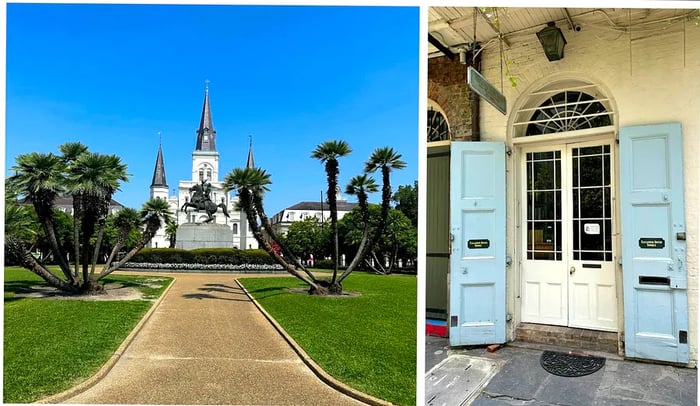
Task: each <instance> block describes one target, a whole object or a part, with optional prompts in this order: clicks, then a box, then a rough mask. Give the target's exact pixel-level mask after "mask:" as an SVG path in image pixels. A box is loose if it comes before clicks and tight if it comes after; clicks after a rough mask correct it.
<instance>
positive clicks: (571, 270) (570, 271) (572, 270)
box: [569, 266, 576, 275]
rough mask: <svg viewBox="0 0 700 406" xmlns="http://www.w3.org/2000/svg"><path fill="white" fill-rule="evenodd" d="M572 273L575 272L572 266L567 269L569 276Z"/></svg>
mask: <svg viewBox="0 0 700 406" xmlns="http://www.w3.org/2000/svg"><path fill="white" fill-rule="evenodd" d="M574 272H576V268H574V267H573V266H572V267H571V268H569V275H573V274H574Z"/></svg>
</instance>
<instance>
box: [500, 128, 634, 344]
mask: <svg viewBox="0 0 700 406" xmlns="http://www.w3.org/2000/svg"><path fill="white" fill-rule="evenodd" d="M512 142H513V157H514V162H513V176H514V182H513V184H514V185H515V193H513V195H514V196H513V199H514V205H513V210H514V213H513V219H514V220H513V223H512V224H513V226H514V230H515V236H514V237H515V238H514V250H513V254H514V261H513V262H514V267H515V269H514V271H515V272H514V289H513V296H514V299H515V300H514V308H513V313H514V314H513V316H514V319H515V321H516V325H517V323H520V322H523V321H522V312H523V310H524V309H523V283H524V278H523V273H522V272H523V269H524V268H523V263H522V261H523V258H524V255H525V249H526V248H525V244H526V240H525V238H526V233H525V232H524V231H523V229H524V227H526V226H527V224H526V221H527V219H526V218H523V214H524V213H525V211H524V208H523V204H526V202H525V201H523V188H524V187H525V184H524V182H526V179H525V178H524V173H523V165H524V164H523V161H524V159H525V157H526V153H527V152H530V151H532V150H533V149H540V148H541V149H546V148H547V147H550V148H555V147H556V148H563V149H564V150H566V149H567V148H569V144H579V143H580V144H584V143H588V142H592V143H593V142H599V143H601V144H604V143H609V144H610V145H611V149H610V153H611V167H612V169H613V172H614V173H613V176H614V178H613V187H612V189H611V190H612V194H613V195H612V201H611V206H612V210H613V211H612V216H613V219H612V220H613V221H612V239H613V250H614V252H613V254H614V255H613V266H614V270H615V294H616V300H615V306H616V308H617V309H616V313H617V330H616V331H617V332H618V333H621V332H623V331H624V328H623V323H624V309H623V297H622V288H623V285H622V283H623V282H622V268H621V258H622V241H621V235H620V227H621V224H620V201H619V196H620V162H619V157H620V148H619V141H618V139H617V134H616V131H615V129H614V128H613V127H600V128H592V129H587V130H580V131H572V132H564V133H554V134H546V135H536V136H527V137H525V136H523V137H517V138H513V139H512ZM562 176H563V174H562ZM569 182H570V181H569ZM567 209H568V207H566V208H562V210H567ZM567 238H570V237H567ZM562 245H563V244H562ZM567 319H568V315H567ZM600 331H605V330H600ZM608 331H609V330H608Z"/></svg>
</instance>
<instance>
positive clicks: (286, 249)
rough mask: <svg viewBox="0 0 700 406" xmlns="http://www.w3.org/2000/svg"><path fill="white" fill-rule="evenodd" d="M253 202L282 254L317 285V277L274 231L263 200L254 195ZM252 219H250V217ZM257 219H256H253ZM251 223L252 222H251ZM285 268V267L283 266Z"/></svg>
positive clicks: (256, 211)
mask: <svg viewBox="0 0 700 406" xmlns="http://www.w3.org/2000/svg"><path fill="white" fill-rule="evenodd" d="M253 201H254V203H255V213H253V214H257V215H258V217H260V222H261V223H262V225H263V228H264V229H265V231H266V232H267V234H268V235H269V236H270V238H272V240H274V241H275V242H276V243H277V245H279V247H280V249H281V250H282V253H284V255H286V256H287V257H288V258H291V259H292V261H293V262H294V265H296V266H297V267H298V268H299V269H301V270H302V271H304V273H305V274H306V275H307V276H308V277H309V278H310V279H311V280H312V281H314V283H317V282H318V280H317V279H316V277H315V276H314V275H313V274H312V273H311V271H309V270H308V269H307V268H306V267H305V266H304V265H302V263H301V261H300V260H299V258H298V257H297V256H296V255H294V253H293V252H292V251H291V250H290V249H289V247H288V246H287V244H285V243H284V242H282V240H281V239H280V238H279V237H278V236H277V233H275V231H274V230H273V229H272V225H271V224H270V219H269V218H268V217H267V214H265V208H264V207H263V200H262V198H261V197H260V195H258V194H253ZM246 216H248V213H247V212H246ZM249 219H250V217H249ZM253 219H255V217H253ZM249 222H250V220H249ZM283 266H284V265H283Z"/></svg>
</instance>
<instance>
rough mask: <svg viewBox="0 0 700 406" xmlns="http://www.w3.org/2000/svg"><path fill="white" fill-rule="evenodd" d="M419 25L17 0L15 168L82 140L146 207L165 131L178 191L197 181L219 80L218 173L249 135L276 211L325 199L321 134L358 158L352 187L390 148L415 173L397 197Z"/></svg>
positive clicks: (409, 146)
mask: <svg viewBox="0 0 700 406" xmlns="http://www.w3.org/2000/svg"><path fill="white" fill-rule="evenodd" d="M418 30H419V10H418V8H417V7H312V6H285V7H282V6H237V5H225V6H221V5H220V6H185V5H77V4H73V5H66V4H9V5H8V6H7V59H6V67H7V70H6V75H7V76H6V80H7V86H6V92H7V95H6V96H7V98H6V108H7V110H6V130H7V131H6V157H5V159H6V161H5V164H6V168H10V167H11V166H12V165H13V164H14V159H15V157H16V156H17V155H18V154H21V153H26V152H31V151H37V152H57V148H58V146H59V145H61V144H62V143H64V142H67V141H80V142H82V143H84V144H86V145H87V146H88V147H89V148H90V150H92V151H95V152H100V153H113V154H117V155H119V156H120V157H121V158H122V160H123V161H124V162H125V163H126V164H127V165H128V172H129V173H130V174H131V175H132V176H131V178H130V181H129V182H128V183H125V184H124V185H123V186H122V188H121V191H120V192H118V193H117V194H116V195H115V198H116V199H117V200H118V201H120V202H121V203H123V204H125V205H126V206H130V207H134V208H139V207H140V206H141V204H142V203H143V202H144V201H146V200H147V198H148V196H149V186H150V184H151V179H152V176H153V168H154V164H155V158H156V153H157V149H158V142H159V137H158V135H157V133H158V132H159V131H160V132H161V133H162V144H163V152H164V158H165V165H166V175H167V181H168V185H169V187H170V189H173V188H176V187H177V183H178V182H179V181H180V180H189V179H190V178H191V170H192V151H193V150H194V146H195V140H196V135H195V131H196V130H197V127H198V125H199V119H200V115H201V109H202V102H203V98H204V88H205V80H209V81H210V84H209V92H210V101H211V107H212V116H213V122H214V128H215V130H216V131H217V149H218V151H219V153H220V163H219V171H220V179H221V178H223V175H225V174H226V173H228V172H229V171H230V170H231V169H233V168H234V167H243V166H244V165H245V160H246V156H247V150H248V136H249V135H252V137H253V150H254V153H255V164H256V166H258V167H261V168H264V169H266V170H267V171H268V172H269V173H271V175H272V182H273V184H272V185H271V191H270V192H269V193H268V194H267V195H266V211H267V212H268V214H269V215H272V214H274V213H276V212H277V211H279V210H281V209H283V208H284V207H287V206H290V205H292V204H294V203H297V202H299V201H302V200H318V199H320V192H321V190H323V191H324V195H325V189H326V186H325V174H324V172H323V165H322V164H321V163H319V162H318V161H316V160H314V159H312V158H310V155H311V151H312V150H313V149H314V148H315V147H316V146H317V145H318V144H320V143H322V142H324V141H326V140H331V139H342V140H345V141H347V142H348V143H349V144H350V146H351V147H352V148H353V150H354V152H353V153H352V154H351V155H350V156H349V157H346V158H341V160H340V169H341V173H340V182H341V184H342V185H345V184H346V183H347V181H348V180H349V179H350V178H351V177H352V176H354V175H356V174H359V173H360V172H361V171H362V168H363V163H364V161H366V159H367V158H368V157H369V155H370V154H371V152H372V151H373V150H374V149H375V148H377V147H383V146H392V147H394V148H395V149H396V150H397V151H398V152H400V153H401V154H402V155H403V160H404V161H406V162H407V164H408V165H407V167H406V169H404V170H402V171H396V172H395V173H394V176H393V178H392V185H393V186H394V188H396V187H398V186H399V185H406V184H413V182H414V180H416V179H417V178H418V136H419V131H418V84H419V77H418V63H419V53H418V51H419V49H418V48H419V36H418V34H419V33H418ZM423 132H424V131H423ZM9 174H11V173H10V172H9V170H6V175H9ZM375 178H376V179H377V181H378V182H379V181H380V177H378V176H375ZM379 199H380V196H379V194H375V196H373V201H375V202H378V201H379ZM350 201H353V200H352V198H351V199H350Z"/></svg>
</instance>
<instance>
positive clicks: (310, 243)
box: [284, 217, 330, 258]
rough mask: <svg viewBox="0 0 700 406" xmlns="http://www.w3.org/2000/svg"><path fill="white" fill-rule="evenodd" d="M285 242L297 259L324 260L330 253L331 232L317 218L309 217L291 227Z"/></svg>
mask: <svg viewBox="0 0 700 406" xmlns="http://www.w3.org/2000/svg"><path fill="white" fill-rule="evenodd" d="M284 241H285V243H286V245H287V246H288V247H289V249H290V250H291V251H292V252H293V253H294V254H295V255H296V256H297V257H301V258H309V255H313V256H314V258H323V257H324V256H325V255H326V254H327V253H328V251H329V249H328V248H329V247H328V246H329V244H328V242H329V241H330V230H329V228H328V227H324V226H323V224H322V223H320V222H319V220H318V219H317V218H316V217H307V218H305V219H304V220H303V221H295V222H293V223H292V224H291V225H290V226H289V230H287V234H286V236H285V237H284Z"/></svg>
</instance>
